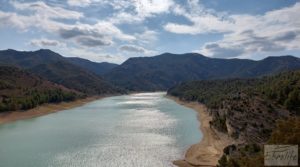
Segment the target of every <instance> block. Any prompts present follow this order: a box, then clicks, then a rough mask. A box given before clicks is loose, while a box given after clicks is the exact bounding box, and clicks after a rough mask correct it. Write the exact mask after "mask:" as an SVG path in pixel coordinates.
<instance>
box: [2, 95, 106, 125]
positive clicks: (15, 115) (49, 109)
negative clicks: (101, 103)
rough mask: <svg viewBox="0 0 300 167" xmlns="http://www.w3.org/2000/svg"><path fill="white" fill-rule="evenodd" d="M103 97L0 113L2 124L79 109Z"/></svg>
mask: <svg viewBox="0 0 300 167" xmlns="http://www.w3.org/2000/svg"><path fill="white" fill-rule="evenodd" d="M101 98H103V97H100V96H94V97H88V98H85V99H79V100H75V101H72V102H62V103H58V104H43V105H41V106H38V107H36V108H33V109H30V110H27V111H12V112H5V113H0V124H4V123H8V122H13V121H17V120H21V119H29V118H34V117H38V116H42V115H46V114H50V113H54V112H58V111H63V110H66V109H71V108H74V107H79V106H81V105H83V104H86V103H88V102H91V101H94V100H98V99H101Z"/></svg>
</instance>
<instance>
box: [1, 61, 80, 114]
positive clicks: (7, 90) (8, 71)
mask: <svg viewBox="0 0 300 167" xmlns="http://www.w3.org/2000/svg"><path fill="white" fill-rule="evenodd" d="M82 97H84V95H83V94H82V93H79V92H77V91H74V90H70V89H68V88H65V87H64V86H62V85H58V84H54V83H52V82H49V81H47V80H44V79H42V78H40V77H38V76H35V75H32V74H30V73H29V72H26V71H24V70H21V69H19V68H16V67H9V66H0V112H4V111H14V110H27V109H30V108H34V107H36V106H38V105H41V104H44V103H58V102H62V101H73V100H75V99H77V98H82Z"/></svg>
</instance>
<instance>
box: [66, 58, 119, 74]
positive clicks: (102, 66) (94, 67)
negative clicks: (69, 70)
mask: <svg viewBox="0 0 300 167" xmlns="http://www.w3.org/2000/svg"><path fill="white" fill-rule="evenodd" d="M67 59H68V61H69V62H70V63H72V64H74V65H77V66H79V67H82V68H84V69H87V70H89V71H90V72H93V73H95V74H97V75H99V76H102V75H104V74H105V73H107V72H109V71H110V70H112V69H113V68H115V67H117V66H118V64H113V63H107V62H102V63H97V62H92V61H89V60H86V59H82V58H78V57H69V58H67Z"/></svg>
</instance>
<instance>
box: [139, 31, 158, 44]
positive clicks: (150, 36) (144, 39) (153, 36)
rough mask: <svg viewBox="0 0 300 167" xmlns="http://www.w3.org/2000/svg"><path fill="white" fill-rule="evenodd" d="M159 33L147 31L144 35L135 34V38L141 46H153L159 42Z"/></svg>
mask: <svg viewBox="0 0 300 167" xmlns="http://www.w3.org/2000/svg"><path fill="white" fill-rule="evenodd" d="M158 34H159V33H158V32H156V31H153V30H148V29H146V30H145V31H144V32H142V33H135V34H134V36H135V37H136V38H137V39H138V42H140V43H141V44H153V43H154V42H155V41H157V40H158Z"/></svg>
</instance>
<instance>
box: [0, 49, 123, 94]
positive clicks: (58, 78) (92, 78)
mask: <svg viewBox="0 0 300 167" xmlns="http://www.w3.org/2000/svg"><path fill="white" fill-rule="evenodd" d="M0 65H9V66H17V67H20V68H23V69H26V70H28V71H30V72H32V73H34V74H36V75H39V76H41V77H43V78H45V79H47V80H49V81H51V82H54V83H57V84H61V85H64V86H65V87H67V88H69V89H74V90H77V91H79V92H83V93H85V94H87V95H99V94H113V93H120V92H121V93H122V92H123V91H122V90H120V89H118V88H116V87H115V86H113V85H112V84H110V83H109V82H107V81H105V80H104V79H103V78H101V77H100V76H97V75H96V74H94V73H92V72H90V71H89V70H88V69H85V68H83V67H82V66H78V65H74V64H73V63H71V62H70V60H69V59H68V58H65V57H62V56H61V55H59V54H57V53H55V52H52V51H51V50H47V49H41V50H38V51H34V52H19V51H15V50H4V51H0Z"/></svg>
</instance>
